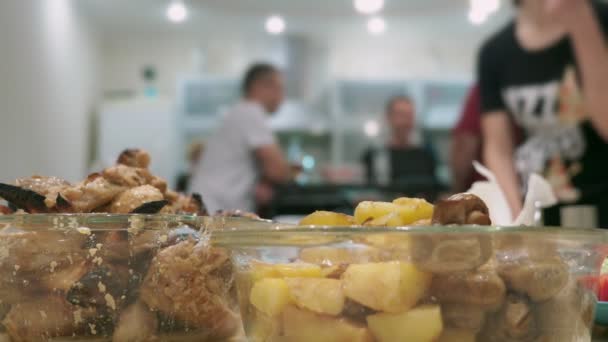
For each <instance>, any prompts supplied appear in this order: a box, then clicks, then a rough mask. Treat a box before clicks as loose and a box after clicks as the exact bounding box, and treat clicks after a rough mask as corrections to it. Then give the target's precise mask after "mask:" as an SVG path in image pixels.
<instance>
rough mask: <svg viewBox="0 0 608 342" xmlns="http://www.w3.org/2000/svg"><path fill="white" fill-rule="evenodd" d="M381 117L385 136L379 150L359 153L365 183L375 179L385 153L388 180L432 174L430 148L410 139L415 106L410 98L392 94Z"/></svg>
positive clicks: (394, 180) (412, 134) (401, 180)
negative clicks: (379, 163)
mask: <svg viewBox="0 0 608 342" xmlns="http://www.w3.org/2000/svg"><path fill="white" fill-rule="evenodd" d="M385 118H386V122H387V124H388V127H389V130H390V132H389V134H390V135H389V137H388V140H387V141H386V143H385V145H384V147H383V148H381V149H377V148H369V149H367V150H366V151H365V152H364V154H363V158H362V161H363V164H364V167H365V173H366V178H367V181H368V182H369V183H377V182H379V178H381V175H379V174H378V173H379V170H378V169H379V167H378V162H379V161H380V160H381V159H382V154H384V153H385V154H387V157H388V158H387V159H388V164H389V165H388V169H389V172H388V173H389V181H390V182H391V183H399V182H405V181H408V177H410V176H428V175H431V176H433V177H434V174H435V160H434V158H433V155H432V153H431V152H430V149H428V148H423V147H420V146H418V145H417V144H416V143H415V141H414V140H415V139H414V128H415V122H416V107H415V105H414V101H413V100H412V99H411V98H410V97H408V96H404V95H399V96H394V97H392V98H391V99H389V101H388V102H387V104H386V108H385Z"/></svg>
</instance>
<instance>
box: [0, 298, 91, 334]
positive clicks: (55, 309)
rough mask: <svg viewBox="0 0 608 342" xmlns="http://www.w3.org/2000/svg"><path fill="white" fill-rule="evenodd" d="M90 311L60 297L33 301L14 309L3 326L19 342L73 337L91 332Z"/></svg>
mask: <svg viewBox="0 0 608 342" xmlns="http://www.w3.org/2000/svg"><path fill="white" fill-rule="evenodd" d="M93 315H94V312H92V311H90V310H84V309H81V308H79V307H76V306H73V305H71V304H70V303H68V302H67V301H66V300H65V299H63V298H61V297H59V296H47V297H41V298H32V299H31V300H30V301H24V302H22V303H19V304H15V305H13V306H12V308H11V311H9V313H8V314H7V315H6V317H5V318H4V320H3V321H2V323H3V324H4V327H5V328H6V331H7V332H8V335H9V336H10V337H11V341H15V342H21V341H23V342H31V341H47V340H49V339H51V338H53V337H60V336H72V335H73V334H82V333H85V332H88V333H93V331H94V327H93V329H91V330H93V331H88V330H89V327H88V326H87V324H86V320H87V319H89V318H90V317H91V316H93Z"/></svg>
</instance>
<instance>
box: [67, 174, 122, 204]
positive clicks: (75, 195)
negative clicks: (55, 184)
mask: <svg viewBox="0 0 608 342" xmlns="http://www.w3.org/2000/svg"><path fill="white" fill-rule="evenodd" d="M125 190H126V188H125V187H123V186H121V185H116V184H113V183H111V182H109V181H108V180H107V179H105V178H104V177H102V176H101V175H99V174H92V175H89V177H88V178H87V179H86V180H85V181H83V182H82V183H80V184H78V185H76V186H73V187H70V188H68V189H66V190H64V191H63V192H62V193H61V195H62V196H63V197H64V198H65V199H66V200H67V201H68V202H69V203H70V204H71V205H72V207H73V208H74V211H75V212H78V213H88V212H92V211H93V210H94V209H96V208H99V207H102V206H104V205H107V204H109V203H111V202H112V200H113V199H114V198H115V197H116V196H117V195H118V194H120V193H121V192H123V191H125Z"/></svg>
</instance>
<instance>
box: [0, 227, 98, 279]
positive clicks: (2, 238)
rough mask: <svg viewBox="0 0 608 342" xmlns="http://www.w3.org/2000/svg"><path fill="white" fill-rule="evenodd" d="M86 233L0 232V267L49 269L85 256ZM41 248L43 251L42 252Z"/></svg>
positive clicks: (31, 269)
mask: <svg viewBox="0 0 608 342" xmlns="http://www.w3.org/2000/svg"><path fill="white" fill-rule="evenodd" d="M86 239H87V236H86V235H84V234H80V233H78V232H76V231H70V232H67V231H66V232H61V231H44V230H39V231H27V232H2V233H0V250H2V251H4V253H2V255H1V256H0V269H1V270H3V271H7V272H13V271H15V268H16V269H17V270H18V271H20V272H33V271H34V272H51V271H56V270H59V269H61V268H62V267H64V266H65V265H72V264H74V263H77V262H79V261H82V259H83V258H84V251H83V250H82V246H83V245H84V244H85V241H86ZM42 251H43V252H42Z"/></svg>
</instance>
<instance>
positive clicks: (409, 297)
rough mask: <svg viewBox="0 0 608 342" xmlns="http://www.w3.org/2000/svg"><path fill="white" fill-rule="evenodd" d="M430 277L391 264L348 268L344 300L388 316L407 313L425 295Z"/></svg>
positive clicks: (409, 267) (400, 264)
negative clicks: (346, 299) (386, 313)
mask: <svg viewBox="0 0 608 342" xmlns="http://www.w3.org/2000/svg"><path fill="white" fill-rule="evenodd" d="M431 280H432V275H431V274H430V273H426V272H422V271H420V270H418V269H417V268H416V266H414V265H413V264H411V263H406V262H399V261H392V262H385V263H369V264H356V265H350V266H349V267H348V268H347V269H346V271H345V272H344V274H343V275H342V288H343V290H344V294H345V295H346V297H348V298H350V299H352V300H354V301H355V302H357V303H359V304H362V305H364V306H367V307H369V308H371V309H374V310H378V311H384V312H389V313H399V312H403V311H405V310H408V309H410V308H412V307H414V306H415V305H416V303H417V302H418V301H419V300H420V299H421V298H422V297H423V296H424V295H425V294H426V292H427V291H428V289H429V286H430V285H431Z"/></svg>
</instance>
